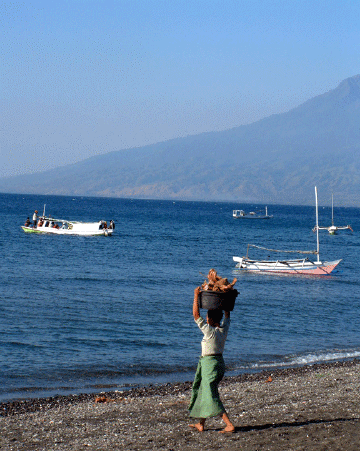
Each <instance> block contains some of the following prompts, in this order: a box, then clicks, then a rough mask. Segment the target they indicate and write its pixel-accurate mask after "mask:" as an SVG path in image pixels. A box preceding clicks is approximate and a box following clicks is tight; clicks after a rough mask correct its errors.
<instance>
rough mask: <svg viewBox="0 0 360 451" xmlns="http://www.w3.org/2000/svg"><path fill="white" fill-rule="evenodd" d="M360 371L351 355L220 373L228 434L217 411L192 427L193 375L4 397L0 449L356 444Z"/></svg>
mask: <svg viewBox="0 0 360 451" xmlns="http://www.w3.org/2000/svg"><path fill="white" fill-rule="evenodd" d="M359 372H360V361H358V360H353V361H348V362H337V363H333V364H324V365H311V366H303V367H300V368H295V369H284V370H274V371H271V372H269V371H266V372H262V373H257V374H251V375H249V374H246V375H242V376H236V377H225V378H224V380H223V381H222V383H221V385H220V395H221V398H222V400H223V402H224V405H225V407H226V408H227V411H228V414H229V416H230V418H231V420H232V421H233V423H234V425H235V426H236V431H235V433H233V434H219V433H218V431H220V430H221V429H222V427H223V424H222V422H221V420H220V419H219V418H212V419H209V420H208V421H207V423H206V431H204V432H203V433H199V432H197V431H194V430H192V429H190V428H189V427H188V424H189V423H190V422H191V421H190V419H189V417H188V412H187V405H188V402H189V399H190V392H191V382H190V381H189V382H186V383H179V384H165V385H161V386H148V387H145V388H139V389H134V390H131V391H128V392H109V393H103V394H98V395H93V394H91V395H86V394H84V395H72V396H57V397H52V398H46V399H32V400H26V401H15V402H9V403H2V404H0V450H1V451H4V450H26V451H30V450H46V451H52V450H84V449H93V450H95V449H96V450H102V451H106V450H127V451H134V450H167V451H171V450H173V451H175V450H176V451H177V450H181V451H187V450H189V451H190V450H191V451H209V450H225V451H235V450H236V451H239V450H243V451H246V450H249V451H256V450H259V451H260V450H261V451H264V450H274V451H281V450H286V451H290V450H291V451H295V450H316V451H319V450H324V451H325V450H326V451H333V450H339V451H340V450H341V451H344V450H346V451H352V450H354V451H355V450H356V451H358V450H359V448H360V404H359V393H360V391H359V389H360V379H359ZM96 401H105V402H96Z"/></svg>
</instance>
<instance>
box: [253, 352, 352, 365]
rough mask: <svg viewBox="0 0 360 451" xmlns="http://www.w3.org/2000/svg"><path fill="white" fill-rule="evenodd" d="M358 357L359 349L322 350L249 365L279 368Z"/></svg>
mask: <svg viewBox="0 0 360 451" xmlns="http://www.w3.org/2000/svg"><path fill="white" fill-rule="evenodd" d="M357 357H360V351H359V350H353V351H340V350H339V351H323V352H318V353H309V354H305V355H298V356H287V357H286V358H285V359H284V360H279V361H269V362H265V361H262V362H256V363H252V364H250V365H249V367H250V368H252V369H261V368H281V367H289V366H299V365H311V364H314V363H326V362H332V361H339V360H347V359H355V358H357Z"/></svg>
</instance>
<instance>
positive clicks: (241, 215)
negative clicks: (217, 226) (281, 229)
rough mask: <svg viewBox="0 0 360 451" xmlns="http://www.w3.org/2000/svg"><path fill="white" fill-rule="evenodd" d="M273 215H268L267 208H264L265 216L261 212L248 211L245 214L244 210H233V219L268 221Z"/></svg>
mask: <svg viewBox="0 0 360 451" xmlns="http://www.w3.org/2000/svg"><path fill="white" fill-rule="evenodd" d="M272 217H273V215H268V210H267V207H265V214H263V213H262V211H250V213H245V211H244V210H233V218H234V219H270V218H272Z"/></svg>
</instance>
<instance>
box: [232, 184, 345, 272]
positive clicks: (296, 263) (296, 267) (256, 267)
mask: <svg viewBox="0 0 360 451" xmlns="http://www.w3.org/2000/svg"><path fill="white" fill-rule="evenodd" d="M315 199H316V224H318V202H317V188H316V186H315ZM316 233H317V250H316V251H292V250H290V251H284V250H277V249H267V248H265V247H261V246H256V245H253V244H248V248H247V253H246V257H233V260H234V261H235V262H236V265H235V269H236V270H242V271H249V272H255V273H257V272H266V273H270V274H307V275H315V276H322V275H326V274H330V273H331V271H333V269H334V268H336V266H337V265H338V264H339V263H340V262H341V259H340V260H334V261H329V262H328V261H325V262H321V261H320V254H319V228H318V227H317V228H316ZM250 247H256V248H258V249H263V250H266V251H271V252H282V253H283V252H285V253H289V252H292V253H300V254H315V255H316V256H317V259H316V261H312V260H309V258H308V257H305V258H302V259H295V260H251V259H249V257H248V254H249V248H250Z"/></svg>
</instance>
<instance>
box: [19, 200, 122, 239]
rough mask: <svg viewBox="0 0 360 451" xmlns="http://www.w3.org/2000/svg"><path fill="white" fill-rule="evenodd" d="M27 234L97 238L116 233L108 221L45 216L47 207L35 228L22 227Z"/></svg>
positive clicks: (112, 224)
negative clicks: (74, 219) (87, 220)
mask: <svg viewBox="0 0 360 451" xmlns="http://www.w3.org/2000/svg"><path fill="white" fill-rule="evenodd" d="M21 228H22V229H23V231H24V232H26V233H47V234H53V235H82V236H95V235H100V236H101V235H103V236H110V235H112V233H113V231H114V223H113V221H111V222H110V227H108V226H107V222H106V221H98V222H80V221H69V220H67V219H56V218H52V217H51V216H46V215H45V205H44V212H43V215H42V216H41V217H40V218H39V221H38V223H37V225H36V227H34V226H33V225H28V226H26V225H24V226H21Z"/></svg>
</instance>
